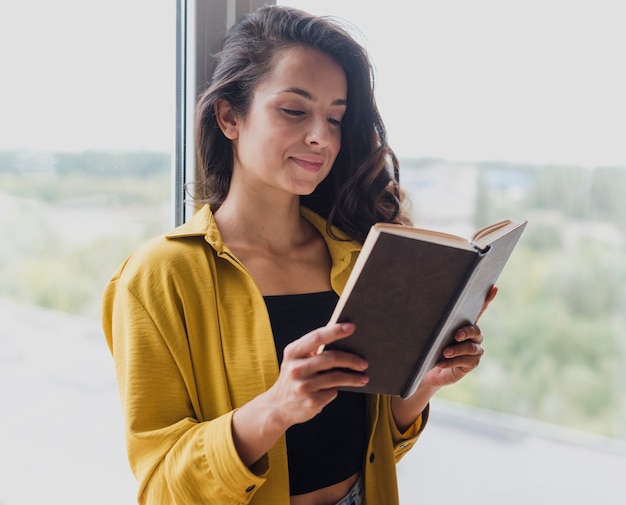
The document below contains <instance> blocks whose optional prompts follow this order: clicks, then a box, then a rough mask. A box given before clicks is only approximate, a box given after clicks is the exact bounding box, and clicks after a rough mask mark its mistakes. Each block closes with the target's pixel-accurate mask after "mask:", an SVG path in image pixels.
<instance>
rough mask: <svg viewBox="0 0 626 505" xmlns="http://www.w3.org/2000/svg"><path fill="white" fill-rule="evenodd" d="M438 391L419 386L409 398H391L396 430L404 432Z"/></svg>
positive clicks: (431, 387) (434, 387)
mask: <svg viewBox="0 0 626 505" xmlns="http://www.w3.org/2000/svg"><path fill="white" fill-rule="evenodd" d="M439 389H440V388H439V387H437V386H419V387H418V388H417V391H415V393H414V394H413V395H412V396H410V397H409V398H406V399H402V398H400V397H393V398H392V399H391V411H392V413H393V419H394V421H395V423H396V426H397V427H398V430H400V431H401V432H404V431H406V430H407V429H408V428H409V427H410V426H411V425H412V424H413V423H414V422H415V420H416V419H417V418H418V417H419V415H420V414H421V413H422V412H423V411H424V409H425V408H426V406H427V405H428V402H430V400H431V398H432V397H433V396H434V395H435V393H436V392H437V391H439Z"/></svg>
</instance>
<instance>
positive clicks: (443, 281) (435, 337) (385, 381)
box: [329, 220, 526, 398]
mask: <svg viewBox="0 0 626 505" xmlns="http://www.w3.org/2000/svg"><path fill="white" fill-rule="evenodd" d="M525 226H526V221H524V222H522V223H516V222H513V221H510V220H504V221H500V222H498V223H495V224H492V225H490V226H487V227H484V228H482V229H480V230H479V231H477V232H476V233H475V234H474V236H473V237H472V239H471V240H467V239H464V238H461V237H458V236H455V235H450V234H446V233H441V232H437V231H432V230H425V229H419V228H411V227H408V226H402V225H393V224H376V225H374V226H372V228H371V230H370V232H369V234H368V236H367V238H366V239H365V242H364V244H363V249H362V250H361V253H360V255H359V257H358V259H357V261H356V264H355V266H354V269H353V271H352V273H351V275H350V277H349V278H348V282H347V284H346V287H345V289H344V291H343V293H342V295H341V297H340V298H339V301H338V303H337V306H336V308H335V311H334V313H333V315H332V317H331V319H330V321H329V324H334V323H337V322H348V321H349V322H352V323H354V324H355V325H356V330H355V332H354V334H353V335H351V336H350V337H348V338H346V339H345V340H341V341H339V342H336V343H333V344H332V345H331V346H329V348H335V349H342V350H346V351H350V352H353V353H355V354H358V355H359V356H362V357H364V358H365V359H367V361H368V362H369V368H368V370H367V374H368V376H369V379H370V380H369V383H368V384H367V385H365V386H364V387H363V388H356V389H354V390H358V391H362V392H369V393H381V394H389V395H395V396H401V397H403V398H406V397H408V396H410V395H411V394H413V393H414V392H415V390H416V389H417V387H418V385H419V383H420V381H421V380H422V378H423V376H424V374H425V373H426V372H428V371H429V370H430V369H431V368H433V367H434V366H435V365H436V364H437V362H438V361H439V360H440V359H441V358H442V353H443V349H444V348H445V347H446V346H447V345H448V344H450V342H452V341H453V339H454V333H455V332H456V331H457V330H458V329H459V328H461V327H463V326H467V325H470V324H474V323H475V322H476V318H477V317H478V315H479V313H480V310H481V309H482V306H483V303H484V301H485V299H486V297H487V294H488V293H489V291H490V290H491V287H492V286H494V285H495V283H496V280H497V278H498V277H499V275H500V273H501V272H502V270H503V268H504V266H505V264H506V262H507V260H508V259H509V257H510V255H511V253H512V251H513V249H514V248H515V245H516V244H517V242H518V240H519V237H520V236H521V234H522V232H523V230H524V228H525Z"/></svg>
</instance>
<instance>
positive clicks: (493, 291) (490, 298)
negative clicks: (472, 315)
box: [476, 286, 498, 321]
mask: <svg viewBox="0 0 626 505" xmlns="http://www.w3.org/2000/svg"><path fill="white" fill-rule="evenodd" d="M497 294H498V287H497V286H491V289H490V290H489V293H487V297H486V298H485V302H484V303H483V307H482V309H480V313H479V314H478V317H477V318H476V321H478V320H479V319H480V317H481V316H482V315H483V313H484V312H485V311H486V310H487V307H489V304H490V303H491V302H492V301H493V299H494V298H495V297H496V295H497Z"/></svg>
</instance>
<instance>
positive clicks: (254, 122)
mask: <svg viewBox="0 0 626 505" xmlns="http://www.w3.org/2000/svg"><path fill="white" fill-rule="evenodd" d="M346 99H347V83H346V76H345V73H344V71H343V69H342V68H341V67H340V66H339V65H338V64H337V63H336V62H335V61H334V60H333V59H332V58H331V57H330V56H328V55H327V54H325V53H323V52H320V51H318V50H316V49H312V48H308V47H299V46H297V47H292V48H289V49H286V50H284V51H282V52H280V53H279V54H278V55H277V57H276V59H275V67H274V70H273V71H272V72H271V73H270V74H269V75H268V77H267V78H266V79H265V80H264V81H262V82H260V83H259V84H258V85H257V86H256V88H255V89H254V91H253V97H252V101H251V105H250V108H249V109H248V112H247V113H246V115H245V116H243V117H241V116H237V117H236V121H235V123H236V127H235V133H236V134H235V136H234V137H232V136H231V137H230V138H231V139H232V140H233V148H234V155H235V156H234V160H235V161H234V168H233V178H232V181H231V189H232V184H238V183H244V184H247V185H248V186H249V187H253V188H256V189H261V190H262V191H270V193H269V194H270V195H271V194H275V193H274V192H275V191H278V192H283V193H284V192H287V193H290V194H291V195H306V194H310V193H312V192H313V190H314V189H315V188H316V186H317V185H318V184H319V183H320V182H322V180H324V178H325V177H326V176H327V175H328V173H329V172H330V169H331V167H332V166H333V163H334V161H335V158H336V157H337V154H338V152H339V148H340V146H341V120H342V118H343V115H344V113H345V110H346ZM250 185H251V186H250Z"/></svg>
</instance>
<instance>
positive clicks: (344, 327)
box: [341, 323, 354, 333]
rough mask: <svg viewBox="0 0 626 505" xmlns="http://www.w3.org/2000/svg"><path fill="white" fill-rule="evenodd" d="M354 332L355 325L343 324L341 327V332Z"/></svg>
mask: <svg viewBox="0 0 626 505" xmlns="http://www.w3.org/2000/svg"><path fill="white" fill-rule="evenodd" d="M352 330H354V324H352V323H343V324H342V325H341V331H345V332H346V333H347V332H349V331H352Z"/></svg>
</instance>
